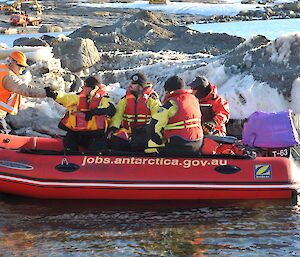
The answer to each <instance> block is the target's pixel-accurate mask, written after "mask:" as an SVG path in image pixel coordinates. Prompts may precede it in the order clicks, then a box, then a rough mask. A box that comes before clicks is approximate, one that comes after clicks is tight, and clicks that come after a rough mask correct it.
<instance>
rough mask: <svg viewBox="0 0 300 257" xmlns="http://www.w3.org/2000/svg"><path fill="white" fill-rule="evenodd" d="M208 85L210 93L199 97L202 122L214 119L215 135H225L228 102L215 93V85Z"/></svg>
mask: <svg viewBox="0 0 300 257" xmlns="http://www.w3.org/2000/svg"><path fill="white" fill-rule="evenodd" d="M210 87H211V91H210V93H209V94H208V95H207V96H205V97H203V98H201V99H199V104H200V108H201V112H202V124H203V123H204V122H207V121H211V120H214V121H215V122H216V128H215V130H216V133H215V135H218V136H225V135H226V127H225V124H226V123H227V122H228V120H229V105H228V102H227V101H226V100H225V99H224V98H222V97H221V96H220V95H219V94H218V93H217V87H216V86H215V85H210ZM206 107H208V108H206Z"/></svg>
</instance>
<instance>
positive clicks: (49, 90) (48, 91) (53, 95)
mask: <svg viewBox="0 0 300 257" xmlns="http://www.w3.org/2000/svg"><path fill="white" fill-rule="evenodd" d="M45 91H46V96H47V97H50V98H52V99H53V100H55V99H56V97H57V93H56V92H55V91H54V90H53V89H52V88H50V87H45Z"/></svg>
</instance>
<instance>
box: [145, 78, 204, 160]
mask: <svg viewBox="0 0 300 257" xmlns="http://www.w3.org/2000/svg"><path fill="white" fill-rule="evenodd" d="M164 88H165V91H166V97H165V101H164V105H163V106H162V107H161V108H160V109H159V111H158V112H157V113H156V114H154V115H153V117H152V120H151V122H150V124H149V128H148V130H147V132H148V137H149V138H150V140H149V142H148V148H147V149H146V152H150V150H151V149H150V148H151V144H152V145H153V143H152V142H154V143H155V144H157V146H155V147H153V148H155V150H156V151H157V152H158V153H163V154H171V155H180V156H183V155H198V154H199V151H200V147H201V145H202V140H203V131H202V127H201V112H200V109H199V106H198V100H197V98H196V97H195V96H194V95H193V94H192V90H190V89H187V88H186V85H185V82H184V81H183V79H182V78H180V77H178V76H173V77H170V78H169V79H168V80H167V81H166V83H165V85H164ZM151 141H152V142H151Z"/></svg>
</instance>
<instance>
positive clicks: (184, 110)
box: [164, 89, 203, 141]
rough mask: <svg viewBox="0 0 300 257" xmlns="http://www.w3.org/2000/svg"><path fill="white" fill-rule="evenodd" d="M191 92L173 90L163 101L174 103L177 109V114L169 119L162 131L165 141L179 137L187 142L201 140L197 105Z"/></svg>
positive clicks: (201, 133) (201, 134)
mask: <svg viewBox="0 0 300 257" xmlns="http://www.w3.org/2000/svg"><path fill="white" fill-rule="evenodd" d="M191 92H192V91H191V90H189V89H179V90H175V91H174V92H172V93H171V94H169V95H168V97H167V99H165V100H166V101H169V100H173V101H175V102H176V104H177V107H178V110H177V113H176V114H175V115H174V116H173V117H171V118H170V119H169V121H168V124H167V126H166V127H165V129H164V138H165V139H169V138H170V137H172V136H179V137H181V138H183V139H185V140H187V141H195V140H200V139H202V138H203V131H202V127H201V112H200V109H199V103H198V100H197V98H196V97H195V96H194V95H192V94H191Z"/></svg>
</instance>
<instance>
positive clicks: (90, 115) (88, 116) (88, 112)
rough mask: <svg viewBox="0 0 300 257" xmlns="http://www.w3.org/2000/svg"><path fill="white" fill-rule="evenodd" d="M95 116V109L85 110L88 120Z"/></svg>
mask: <svg viewBox="0 0 300 257" xmlns="http://www.w3.org/2000/svg"><path fill="white" fill-rule="evenodd" d="M93 116H94V111H93V110H90V111H87V112H85V120H86V121H89V120H91V119H92V118H93Z"/></svg>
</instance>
